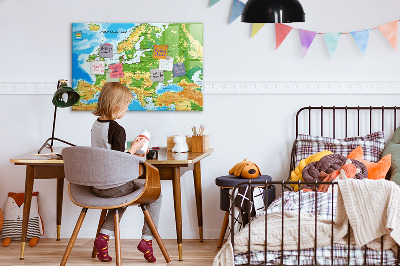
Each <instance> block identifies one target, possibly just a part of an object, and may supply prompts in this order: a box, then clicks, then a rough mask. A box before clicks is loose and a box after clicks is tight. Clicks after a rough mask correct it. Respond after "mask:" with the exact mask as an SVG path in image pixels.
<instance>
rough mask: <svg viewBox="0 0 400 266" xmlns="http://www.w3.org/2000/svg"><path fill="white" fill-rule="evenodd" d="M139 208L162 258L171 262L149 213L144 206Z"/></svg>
mask: <svg viewBox="0 0 400 266" xmlns="http://www.w3.org/2000/svg"><path fill="white" fill-rule="evenodd" d="M140 207H141V208H142V211H143V214H144V219H145V220H146V222H147V224H148V225H149V227H150V230H151V232H152V233H153V236H154V237H155V239H156V240H157V244H158V246H159V247H160V249H161V252H162V254H163V256H164V259H165V261H166V262H167V263H170V262H171V259H170V257H169V255H168V251H167V249H166V248H165V246H164V243H163V242H162V240H161V237H160V234H159V233H158V230H157V228H156V225H155V224H154V222H153V219H152V218H151V216H150V213H149V211H148V210H147V208H146V206H145V205H140Z"/></svg>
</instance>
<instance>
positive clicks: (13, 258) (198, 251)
mask: <svg viewBox="0 0 400 266" xmlns="http://www.w3.org/2000/svg"><path fill="white" fill-rule="evenodd" d="M68 241H69V239H61V241H56V240H55V239H40V240H39V242H38V244H37V245H36V247H29V246H28V245H27V247H26V249H25V259H23V260H20V259H19V254H20V249H21V244H20V242H18V241H12V242H11V244H10V246H9V247H3V246H0V265H2V266H5V265H60V262H61V258H62V256H63V255H64V252H65V248H66V246H67V244H68ZM139 241H140V240H127V239H126V240H125V239H122V240H121V247H122V264H123V265H146V266H149V265H155V264H156V265H170V266H172V265H185V266H186V265H188V266H191V265H212V262H213V259H214V257H215V255H216V254H217V253H218V251H219V249H217V242H218V240H215V239H212V240H204V242H200V241H199V240H197V239H196V240H188V239H185V240H183V261H179V260H178V247H177V244H176V240H172V239H171V240H169V239H167V240H163V241H164V244H165V246H166V248H167V250H168V253H169V256H170V257H171V260H172V262H171V263H170V264H167V263H166V262H165V260H164V257H163V256H162V253H161V251H160V249H159V248H158V245H157V242H155V241H153V242H154V243H153V248H154V254H155V257H156V258H157V261H156V263H153V264H149V263H148V262H147V261H146V260H145V259H144V258H143V254H142V253H141V252H139V251H138V250H137V249H136V246H137V244H138V243H139ZM113 242H114V241H113V239H111V241H110V247H109V251H110V255H111V257H113V262H111V263H104V262H101V261H99V260H97V258H96V259H92V258H91V254H92V248H93V240H92V239H77V240H76V242H75V245H74V248H73V249H72V252H71V255H70V257H69V259H68V263H67V265H100V266H101V265H102V266H105V265H115V262H114V259H115V258H114V254H115V252H114V243H113Z"/></svg>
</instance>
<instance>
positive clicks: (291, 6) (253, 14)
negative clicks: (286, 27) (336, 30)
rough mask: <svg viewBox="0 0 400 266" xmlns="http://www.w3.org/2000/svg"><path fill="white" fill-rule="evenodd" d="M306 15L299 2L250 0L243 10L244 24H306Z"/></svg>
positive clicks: (293, 0) (294, 0)
mask: <svg viewBox="0 0 400 266" xmlns="http://www.w3.org/2000/svg"><path fill="white" fill-rule="evenodd" d="M304 15H305V14H304V10H303V7H302V6H301V4H300V2H299V1H298V0H249V1H247V3H246V5H245V6H244V9H243V13H242V22H248V23H290V22H304Z"/></svg>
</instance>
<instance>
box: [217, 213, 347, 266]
mask: <svg viewBox="0 0 400 266" xmlns="http://www.w3.org/2000/svg"><path fill="white" fill-rule="evenodd" d="M298 219H299V215H298V212H297V211H285V212H284V213H283V220H284V227H283V228H284V232H283V242H284V249H285V250H297V245H298V230H299V229H300V235H301V236H300V248H301V249H306V248H313V247H314V235H315V216H314V215H313V214H311V213H300V220H301V223H300V228H298ZM331 224H332V221H331V220H327V219H324V218H320V217H319V216H317V234H318V237H317V246H318V247H323V246H327V245H330V242H331V230H332V225H331ZM250 228H251V229H250V230H251V238H250V239H251V240H250V250H252V251H264V245H265V215H261V216H259V217H258V218H257V219H255V220H254V221H253V222H251V227H250ZM267 229H268V230H267V249H268V250H269V251H278V250H280V249H281V244H282V243H281V239H282V212H275V213H271V214H268V216H267ZM248 241H249V227H248V225H247V226H246V227H244V228H243V230H241V231H240V232H239V233H237V234H235V252H238V253H241V252H246V251H247V248H248ZM338 242H339V243H341V244H343V242H342V241H338ZM213 265H214V266H220V265H221V266H222V265H234V252H233V248H232V245H231V243H230V241H228V242H227V243H225V245H224V246H223V247H222V248H221V250H220V251H219V252H218V254H217V256H216V257H215V258H214V263H213Z"/></svg>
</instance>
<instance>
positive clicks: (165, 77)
mask: <svg viewBox="0 0 400 266" xmlns="http://www.w3.org/2000/svg"><path fill="white" fill-rule="evenodd" d="M108 81H110V82H120V83H122V84H124V85H125V86H127V87H128V88H129V89H130V90H131V91H132V94H133V100H132V102H131V103H130V105H129V107H128V109H129V110H130V111H202V110H203V90H202V89H203V24H201V23H140V24H139V23H138V24H136V23H73V24H72V87H73V89H75V90H76V91H77V92H78V93H79V95H80V96H81V98H80V100H79V102H78V103H77V104H76V105H74V106H73V108H72V109H73V110H81V111H93V110H94V109H95V107H96V104H97V101H98V97H99V94H100V91H101V88H102V87H103V85H104V84H105V83H106V82H108Z"/></svg>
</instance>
